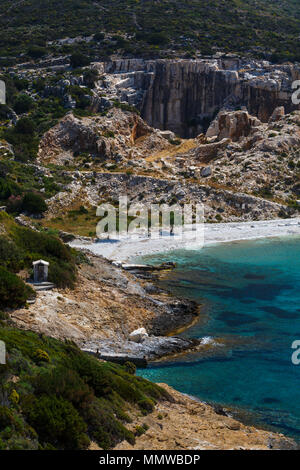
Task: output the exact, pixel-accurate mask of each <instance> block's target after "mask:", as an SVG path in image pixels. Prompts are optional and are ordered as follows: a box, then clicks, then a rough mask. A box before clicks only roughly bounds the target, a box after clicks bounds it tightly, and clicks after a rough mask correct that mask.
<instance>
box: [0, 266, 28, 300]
mask: <svg viewBox="0 0 300 470" xmlns="http://www.w3.org/2000/svg"><path fill="white" fill-rule="evenodd" d="M34 295H35V294H34V291H33V290H32V289H31V287H29V286H27V285H26V284H25V283H24V282H23V281H22V280H21V279H20V278H19V277H18V276H16V275H15V274H13V273H10V272H9V271H7V270H6V269H4V268H2V267H0V308H19V307H22V306H24V305H25V303H26V301H27V300H28V299H29V298H30V297H32V296H34Z"/></svg>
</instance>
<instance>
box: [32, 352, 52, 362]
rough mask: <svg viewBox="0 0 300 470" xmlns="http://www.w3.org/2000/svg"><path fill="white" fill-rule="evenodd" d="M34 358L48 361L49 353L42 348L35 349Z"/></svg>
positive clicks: (38, 360) (39, 360)
mask: <svg viewBox="0 0 300 470" xmlns="http://www.w3.org/2000/svg"><path fill="white" fill-rule="evenodd" d="M34 358H35V360H36V361H37V362H50V357H49V354H48V353H47V352H46V351H43V350H42V349H37V350H36V351H35V353H34Z"/></svg>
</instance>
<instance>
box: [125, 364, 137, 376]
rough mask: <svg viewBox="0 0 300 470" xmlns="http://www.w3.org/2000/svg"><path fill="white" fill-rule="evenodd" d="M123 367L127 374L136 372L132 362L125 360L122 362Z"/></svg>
mask: <svg viewBox="0 0 300 470" xmlns="http://www.w3.org/2000/svg"><path fill="white" fill-rule="evenodd" d="M124 369H125V370H126V372H127V373H128V374H131V375H135V373H136V365H135V364H133V362H130V361H126V362H125V364H124Z"/></svg>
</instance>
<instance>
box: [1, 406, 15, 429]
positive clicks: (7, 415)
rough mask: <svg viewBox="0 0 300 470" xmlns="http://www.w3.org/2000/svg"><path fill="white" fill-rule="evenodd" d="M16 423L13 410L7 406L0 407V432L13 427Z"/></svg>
mask: <svg viewBox="0 0 300 470" xmlns="http://www.w3.org/2000/svg"><path fill="white" fill-rule="evenodd" d="M13 422H14V416H13V412H12V410H10V409H9V408H8V407H7V406H1V405H0V430H2V429H4V428H6V427H7V426H12V424H13Z"/></svg>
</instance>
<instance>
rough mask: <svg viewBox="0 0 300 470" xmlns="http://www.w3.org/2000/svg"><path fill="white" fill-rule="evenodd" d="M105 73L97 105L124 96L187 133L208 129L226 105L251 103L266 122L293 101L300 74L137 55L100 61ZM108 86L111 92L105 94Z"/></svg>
mask: <svg viewBox="0 0 300 470" xmlns="http://www.w3.org/2000/svg"><path fill="white" fill-rule="evenodd" d="M94 67H95V68H97V69H98V70H99V71H100V73H101V78H102V79H101V80H100V81H99V84H98V94H99V96H100V95H101V96H102V98H99V99H98V101H97V100H96V102H97V105H98V106H101V105H103V103H107V101H108V102H109V100H111V99H119V100H121V101H123V102H127V103H128V104H130V105H134V106H136V107H137V108H138V109H139V110H140V111H141V115H142V117H143V118H144V119H145V120H146V121H147V122H148V124H150V125H151V126H153V127H156V128H159V129H169V130H172V131H174V132H175V133H177V134H178V135H180V136H182V137H192V136H195V135H197V134H199V133H200V132H202V131H203V130H206V128H207V127H208V124H209V123H210V122H211V121H212V119H213V118H214V117H215V115H216V114H217V113H218V112H219V111H220V110H221V109H227V110H236V109H241V108H242V107H246V108H247V110H248V112H249V113H250V114H252V115H254V116H257V117H258V118H259V119H260V120H261V121H263V122H266V121H268V119H269V118H270V116H271V115H272V113H273V111H274V109H275V108H276V107H278V106H284V108H285V112H290V111H292V110H293V109H295V108H296V106H295V105H293V104H292V100H291V95H292V88H291V85H292V82H293V81H294V80H296V79H298V78H299V77H300V69H298V68H297V67H296V66H295V65H291V64H288V65H271V64H269V62H266V61H262V62H258V61H248V62H246V61H245V60H242V59H239V58H232V59H224V60H223V59H210V60H209V59H202V60H184V59H180V60H164V59H161V60H147V61H144V60H142V59H141V60H138V59H124V60H116V61H112V62H107V63H96V64H94ZM103 91H105V94H106V98H105V99H104V100H103Z"/></svg>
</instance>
